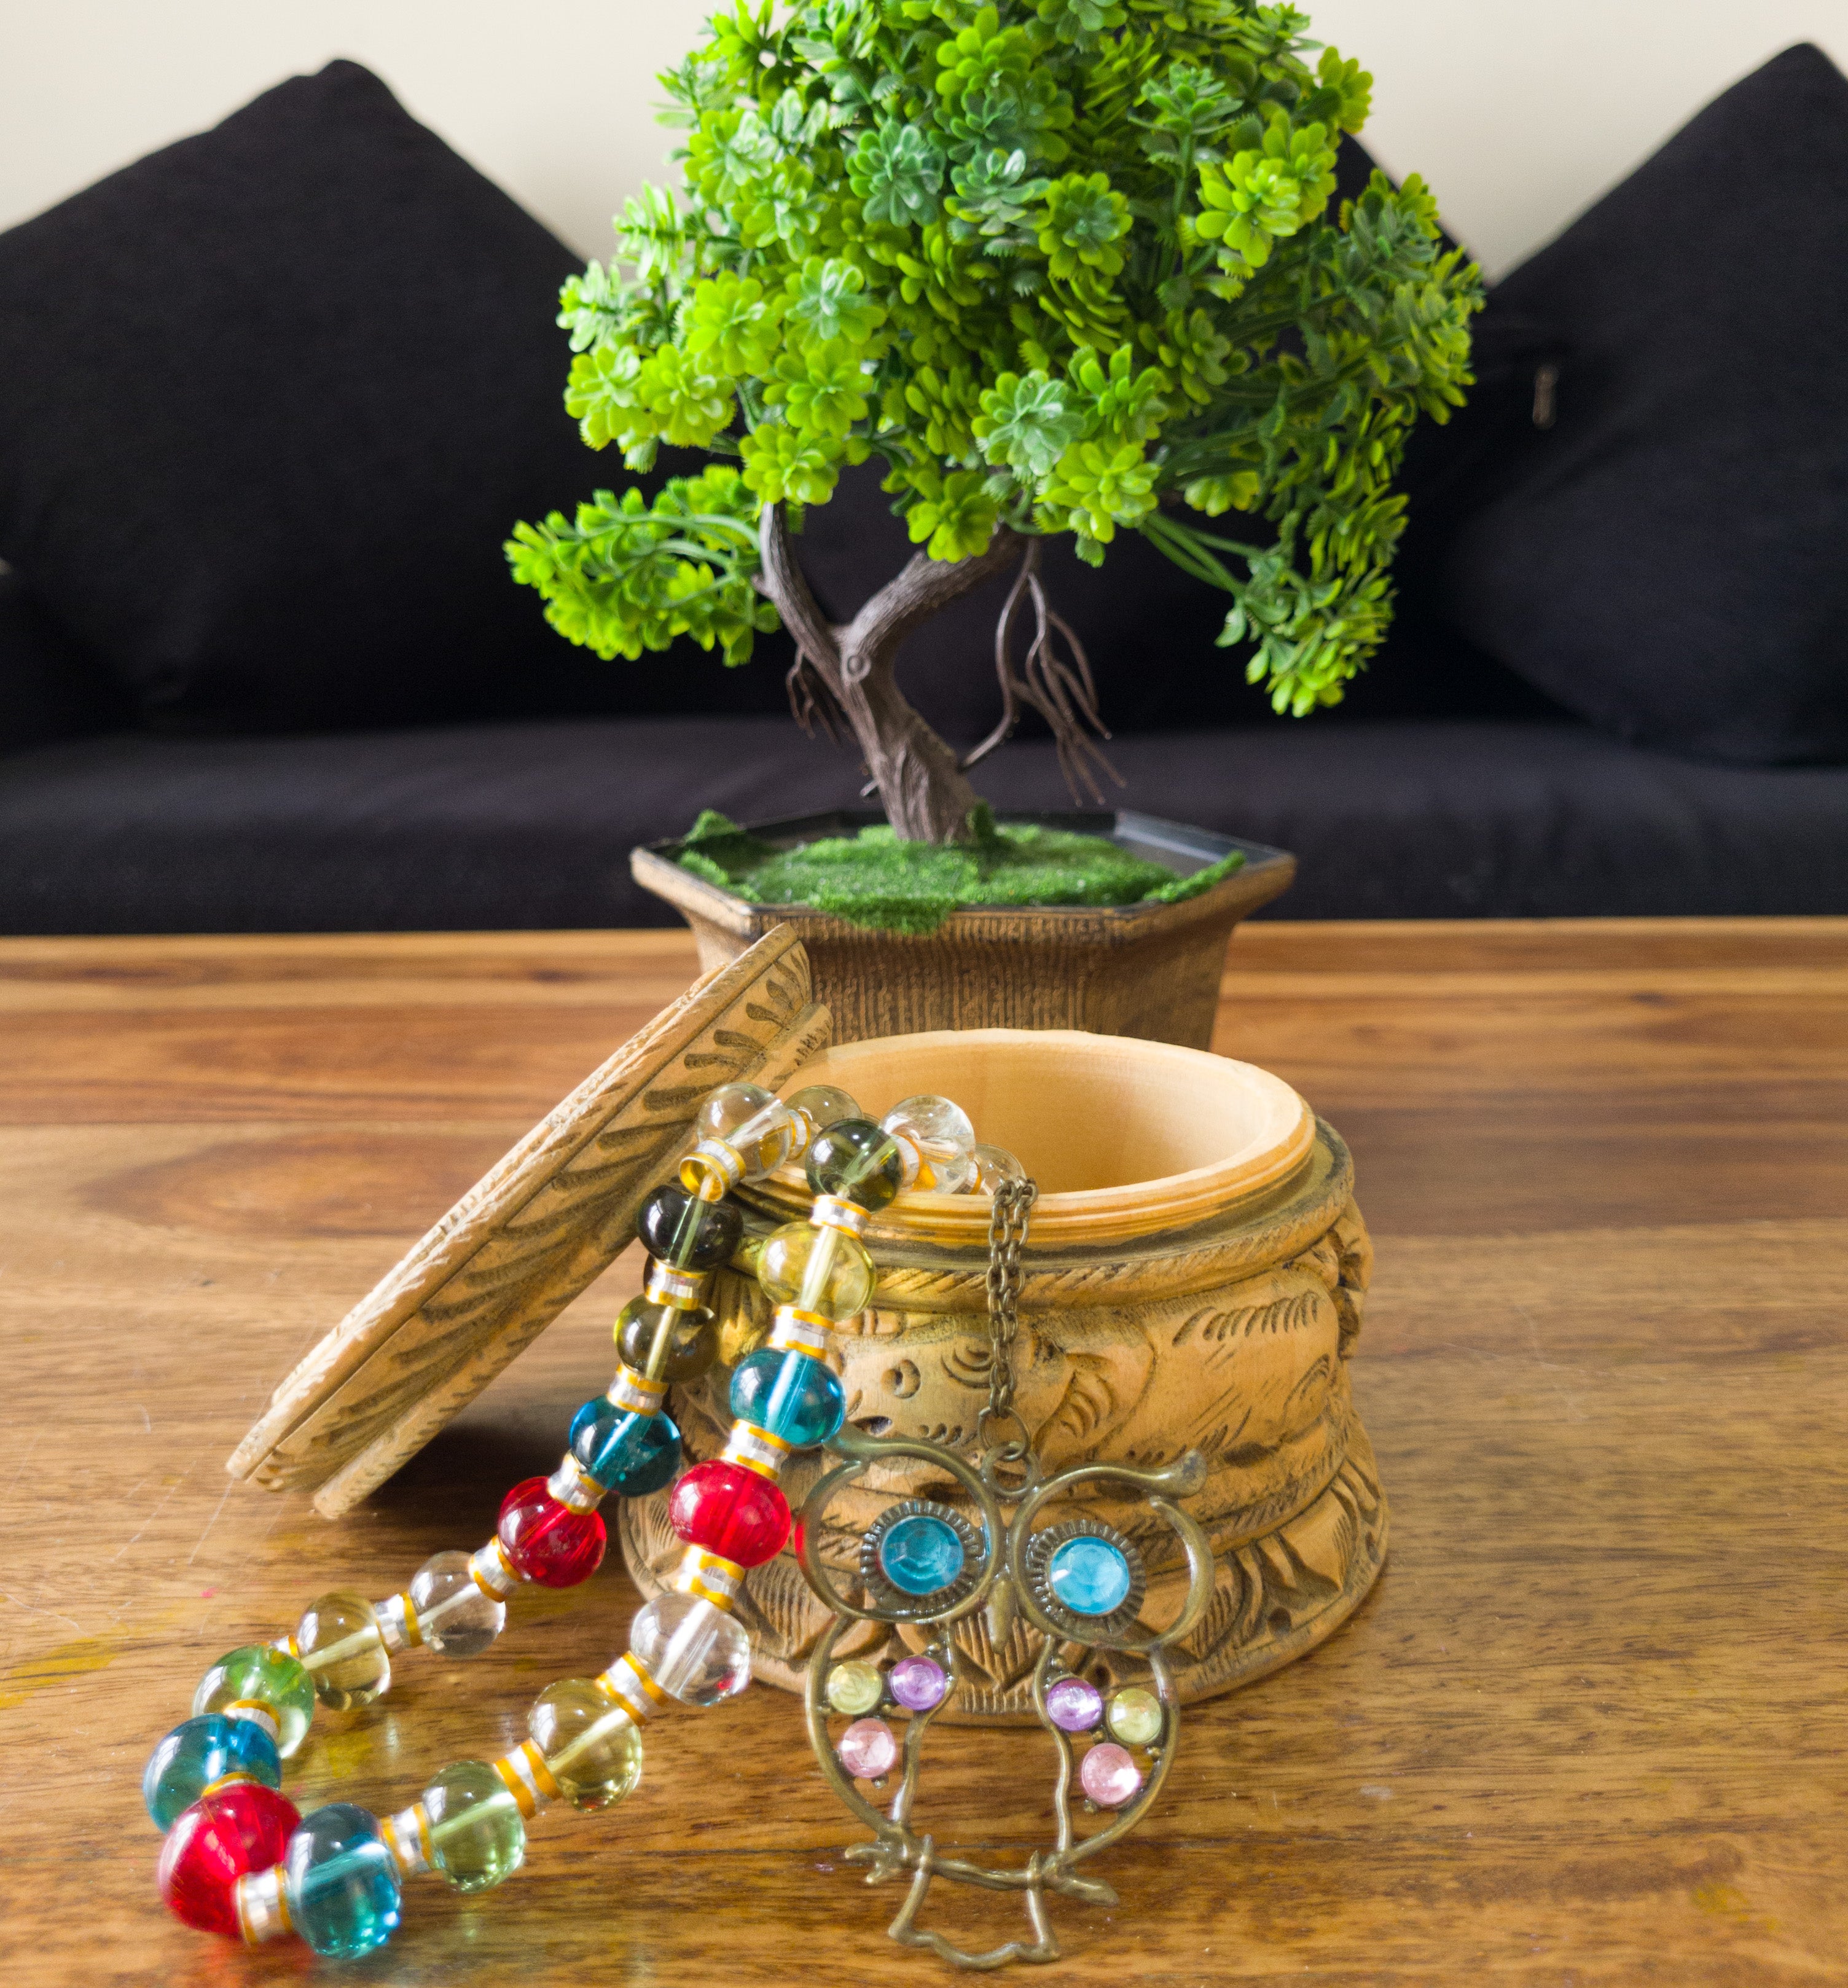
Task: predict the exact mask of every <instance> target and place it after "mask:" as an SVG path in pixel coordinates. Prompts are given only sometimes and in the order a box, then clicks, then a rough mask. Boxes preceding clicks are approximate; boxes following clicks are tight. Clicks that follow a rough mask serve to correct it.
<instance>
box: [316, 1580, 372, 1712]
mask: <svg viewBox="0 0 1848 1988" xmlns="http://www.w3.org/2000/svg"><path fill="white" fill-rule="evenodd" d="M296 1651H297V1652H298V1653H299V1655H300V1657H301V1659H302V1662H303V1663H304V1664H306V1665H307V1667H308V1675H309V1676H310V1677H311V1678H313V1679H314V1689H315V1696H316V1697H317V1698H318V1699H319V1700H320V1701H321V1702H322V1703H323V1705H325V1706H328V1707H329V1708H330V1709H332V1710H333V1711H335V1712H346V1711H350V1710H351V1709H352V1708H353V1706H358V1705H370V1704H371V1702H373V1699H375V1698H377V1697H378V1696H380V1695H381V1693H383V1692H386V1691H387V1690H389V1689H390V1685H391V1654H390V1652H389V1651H388V1650H387V1648H385V1639H384V1638H383V1636H382V1635H380V1633H379V1618H378V1615H377V1612H376V1611H375V1610H374V1609H373V1605H372V1604H371V1603H370V1601H367V1599H366V1597H365V1596H364V1595H363V1594H353V1593H352V1592H351V1591H349V1590H347V1589H345V1588H340V1589H336V1591H334V1592H333V1594H323V1595H320V1596H318V1597H316V1599H315V1600H314V1601H311V1602H310V1603H309V1604H308V1607H307V1609H306V1611H305V1612H304V1614H302V1619H301V1621H299V1622H298V1623H297V1624H296Z"/></svg>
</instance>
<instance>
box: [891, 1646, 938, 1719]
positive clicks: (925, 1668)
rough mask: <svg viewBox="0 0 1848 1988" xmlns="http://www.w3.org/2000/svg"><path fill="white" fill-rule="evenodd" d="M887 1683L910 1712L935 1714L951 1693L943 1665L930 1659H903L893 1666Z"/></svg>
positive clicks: (896, 1697)
mask: <svg viewBox="0 0 1848 1988" xmlns="http://www.w3.org/2000/svg"><path fill="white" fill-rule="evenodd" d="M886 1683H887V1686H888V1688H889V1689H890V1691H891V1693H892V1696H894V1698H895V1699H897V1701H898V1702H899V1703H900V1705H902V1706H904V1709H906V1711H907V1712H934V1711H935V1710H936V1709H937V1708H938V1706H940V1705H941V1704H942V1702H944V1699H945V1698H946V1697H947V1696H948V1695H949V1689H950V1680H949V1679H948V1678H947V1677H945V1676H944V1674H943V1666H942V1665H941V1664H938V1663H933V1662H931V1659H930V1658H928V1657H906V1658H902V1659H901V1660H900V1662H897V1663H895V1664H894V1665H893V1666H892V1668H891V1671H890V1674H889V1675H887V1679H886Z"/></svg>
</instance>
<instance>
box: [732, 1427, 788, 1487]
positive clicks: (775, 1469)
mask: <svg viewBox="0 0 1848 1988" xmlns="http://www.w3.org/2000/svg"><path fill="white" fill-rule="evenodd" d="M789 1453H790V1445H789V1444H788V1443H786V1442H784V1441H783V1440H782V1438H781V1437H780V1436H774V1435H772V1434H771V1433H770V1432H769V1430H768V1429H761V1428H758V1426H757V1425H756V1424H755V1422H734V1423H733V1424H732V1425H731V1434H730V1435H728V1437H727V1438H726V1439H725V1449H724V1450H723V1452H721V1460H722V1461H723V1462H727V1463H742V1465H743V1466H745V1469H747V1470H755V1472H757V1473H758V1476H760V1477H775V1476H779V1475H780V1474H781V1472H782V1467H783V1466H784V1465H785V1463H787V1462H789Z"/></svg>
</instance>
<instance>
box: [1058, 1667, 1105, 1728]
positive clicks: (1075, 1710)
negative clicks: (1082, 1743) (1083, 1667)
mask: <svg viewBox="0 0 1848 1988" xmlns="http://www.w3.org/2000/svg"><path fill="white" fill-rule="evenodd" d="M1046 1710H1047V1712H1049V1714H1050V1715H1051V1716H1052V1723H1053V1724H1054V1725H1055V1726H1057V1727H1058V1728H1059V1731H1060V1732H1061V1733H1088V1732H1090V1729H1091V1728H1092V1727H1093V1726H1095V1725H1096V1723H1097V1722H1098V1721H1099V1719H1101V1718H1103V1692H1100V1690H1099V1689H1097V1687H1096V1685H1094V1684H1087V1683H1086V1682H1085V1681H1084V1679H1083V1678H1076V1677H1063V1678H1061V1679H1059V1682H1057V1683H1056V1685H1053V1686H1052V1689H1050V1690H1049V1691H1048V1692H1047V1693H1046Z"/></svg>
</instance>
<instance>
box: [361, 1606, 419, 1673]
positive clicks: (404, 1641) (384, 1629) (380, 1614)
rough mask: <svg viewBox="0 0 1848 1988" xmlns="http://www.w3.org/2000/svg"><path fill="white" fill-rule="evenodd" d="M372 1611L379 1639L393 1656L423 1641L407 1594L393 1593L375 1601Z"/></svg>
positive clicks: (413, 1647) (415, 1646)
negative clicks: (376, 1623) (375, 1619)
mask: <svg viewBox="0 0 1848 1988" xmlns="http://www.w3.org/2000/svg"><path fill="white" fill-rule="evenodd" d="M372 1612H373V1614H375V1615H376V1616H377V1618H379V1640H380V1642H382V1643H383V1645H385V1647H386V1648H387V1650H388V1651H389V1652H390V1653H391V1655H393V1656H394V1657H395V1656H396V1655H397V1654H398V1653H399V1652H400V1650H414V1649H415V1648H417V1646H418V1645H420V1644H421V1642H422V1641H423V1640H424V1638H422V1636H421V1635H419V1634H418V1633H417V1615H416V1613H415V1611H414V1610H413V1609H412V1608H411V1606H410V1596H409V1595H408V1594H394V1595H391V1596H390V1597H388V1598H387V1600H385V1601H375V1602H374V1603H373V1604H372Z"/></svg>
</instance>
